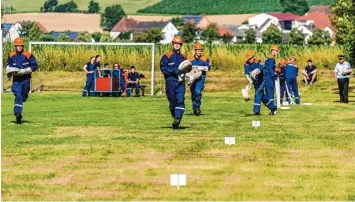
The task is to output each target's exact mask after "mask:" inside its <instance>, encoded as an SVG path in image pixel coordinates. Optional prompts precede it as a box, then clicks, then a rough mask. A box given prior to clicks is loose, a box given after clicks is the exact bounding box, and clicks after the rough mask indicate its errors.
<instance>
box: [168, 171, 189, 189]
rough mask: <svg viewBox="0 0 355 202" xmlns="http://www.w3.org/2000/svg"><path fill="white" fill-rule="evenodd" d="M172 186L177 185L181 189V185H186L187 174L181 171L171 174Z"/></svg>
mask: <svg viewBox="0 0 355 202" xmlns="http://www.w3.org/2000/svg"><path fill="white" fill-rule="evenodd" d="M170 186H176V187H177V189H180V186H186V175H185V174H181V173H176V174H171V175H170Z"/></svg>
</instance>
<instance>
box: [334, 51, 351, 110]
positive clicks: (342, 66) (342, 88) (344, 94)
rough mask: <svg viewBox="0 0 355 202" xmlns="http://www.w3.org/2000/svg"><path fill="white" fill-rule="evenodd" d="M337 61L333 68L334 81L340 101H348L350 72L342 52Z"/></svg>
mask: <svg viewBox="0 0 355 202" xmlns="http://www.w3.org/2000/svg"><path fill="white" fill-rule="evenodd" d="M338 59H339V62H338V63H337V64H336V66H335V69H334V76H335V81H337V82H338V86H339V96H340V103H348V102H349V101H348V89H349V78H350V74H351V72H352V71H351V67H350V64H349V63H348V62H347V61H345V56H344V54H340V55H338Z"/></svg>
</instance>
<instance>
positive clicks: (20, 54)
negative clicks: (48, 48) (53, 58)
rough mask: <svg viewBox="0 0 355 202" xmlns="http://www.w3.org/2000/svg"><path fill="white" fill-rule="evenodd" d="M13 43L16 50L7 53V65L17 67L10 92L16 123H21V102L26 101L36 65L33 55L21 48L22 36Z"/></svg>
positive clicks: (22, 44)
mask: <svg viewBox="0 0 355 202" xmlns="http://www.w3.org/2000/svg"><path fill="white" fill-rule="evenodd" d="M14 45H15V48H16V50H15V51H12V52H10V53H9V58H8V61H7V65H8V66H9V67H15V68H18V69H19V71H18V72H17V73H16V74H14V75H13V80H12V81H13V83H12V92H13V93H14V95H15V105H14V114H15V116H16V123H17V124H21V122H22V109H23V102H26V100H27V99H28V93H29V92H30V85H31V73H32V72H34V71H36V69H37V67H38V65H37V62H36V59H35V57H34V56H33V55H32V54H31V53H30V52H28V51H25V50H24V49H23V46H24V40H23V39H22V38H20V37H17V38H16V39H15V41H14Z"/></svg>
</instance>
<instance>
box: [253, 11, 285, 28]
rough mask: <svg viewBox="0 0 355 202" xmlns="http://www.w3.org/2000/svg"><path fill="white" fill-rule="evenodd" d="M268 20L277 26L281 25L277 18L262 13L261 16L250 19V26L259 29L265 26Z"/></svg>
mask: <svg viewBox="0 0 355 202" xmlns="http://www.w3.org/2000/svg"><path fill="white" fill-rule="evenodd" d="M267 19H271V21H273V22H274V23H275V24H278V23H279V20H278V19H277V18H276V17H274V16H271V15H268V14H265V13H262V14H259V15H256V16H254V17H251V18H249V19H248V24H249V25H256V26H257V27H258V28H259V27H260V26H261V25H262V24H264V22H265V21H266V20H267Z"/></svg>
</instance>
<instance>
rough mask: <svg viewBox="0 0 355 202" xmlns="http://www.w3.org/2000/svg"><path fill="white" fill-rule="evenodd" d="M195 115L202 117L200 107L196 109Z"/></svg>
mask: <svg viewBox="0 0 355 202" xmlns="http://www.w3.org/2000/svg"><path fill="white" fill-rule="evenodd" d="M194 114H195V115H196V116H200V115H201V109H200V108H199V107H197V108H196V109H194Z"/></svg>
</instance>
